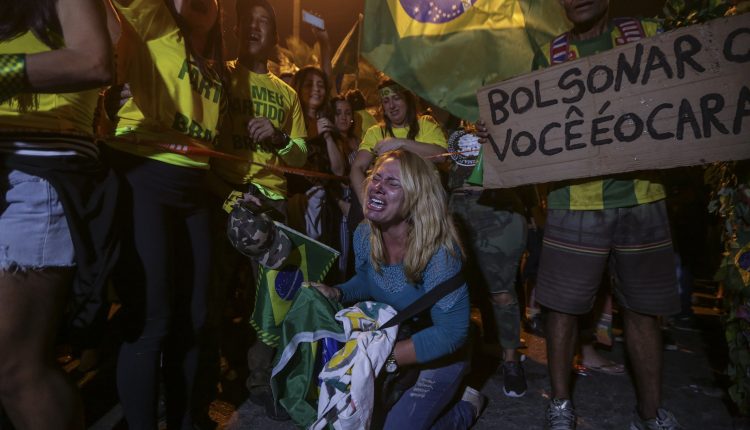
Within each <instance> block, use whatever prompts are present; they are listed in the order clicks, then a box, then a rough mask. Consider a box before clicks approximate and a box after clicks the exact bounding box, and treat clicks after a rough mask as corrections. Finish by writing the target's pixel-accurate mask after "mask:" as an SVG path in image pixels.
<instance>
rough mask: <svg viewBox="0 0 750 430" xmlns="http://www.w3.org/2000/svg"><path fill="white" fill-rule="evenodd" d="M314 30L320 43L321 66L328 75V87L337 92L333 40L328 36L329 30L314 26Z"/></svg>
mask: <svg viewBox="0 0 750 430" xmlns="http://www.w3.org/2000/svg"><path fill="white" fill-rule="evenodd" d="M312 31H313V33H314V34H315V39H317V40H318V44H319V45H320V68H321V69H323V73H324V74H325V75H326V79H327V80H328V88H331V92H335V89H336V86H335V85H336V82H335V81H334V78H333V66H331V56H332V55H331V40H330V39H329V37H328V30H321V29H319V28H316V27H312Z"/></svg>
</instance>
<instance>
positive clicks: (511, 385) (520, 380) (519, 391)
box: [503, 361, 526, 397]
mask: <svg viewBox="0 0 750 430" xmlns="http://www.w3.org/2000/svg"><path fill="white" fill-rule="evenodd" d="M503 393H505V395H506V396H508V397H522V396H523V395H524V394H526V374H525V373H524V371H523V365H522V364H521V362H519V361H506V362H503Z"/></svg>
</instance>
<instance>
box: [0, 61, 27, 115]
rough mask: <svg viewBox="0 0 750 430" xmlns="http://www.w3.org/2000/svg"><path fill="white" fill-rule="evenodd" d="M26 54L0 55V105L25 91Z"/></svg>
mask: <svg viewBox="0 0 750 430" xmlns="http://www.w3.org/2000/svg"><path fill="white" fill-rule="evenodd" d="M27 86H28V80H27V77H26V54H0V103H5V102H6V101H7V100H9V99H10V98H11V97H13V96H15V95H16V94H18V93H21V92H23V91H24V90H26V89H27Z"/></svg>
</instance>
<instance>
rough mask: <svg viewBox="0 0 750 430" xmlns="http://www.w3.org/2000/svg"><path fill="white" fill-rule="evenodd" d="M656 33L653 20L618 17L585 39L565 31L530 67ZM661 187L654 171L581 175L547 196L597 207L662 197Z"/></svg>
mask: <svg viewBox="0 0 750 430" xmlns="http://www.w3.org/2000/svg"><path fill="white" fill-rule="evenodd" d="M659 32H660V27H659V25H658V23H657V22H655V21H652V20H635V19H632V18H624V19H623V18H620V19H617V20H612V21H611V22H610V24H609V30H608V31H605V32H604V33H603V34H602V35H600V36H598V37H595V38H593V39H589V40H583V41H573V40H570V38H569V37H567V34H563V35H560V36H558V37H556V38H555V39H554V40H553V41H552V42H550V43H549V44H547V45H545V46H543V47H542V49H541V52H540V53H538V54H537V56H536V58H535V59H534V65H533V67H534V69H539V68H544V67H547V66H549V65H550V64H558V63H560V62H565V61H570V60H574V59H576V58H581V57H586V56H589V55H594V54H598V53H600V52H604V51H607V50H609V49H612V48H613V47H614V46H616V45H622V44H625V43H630V42H634V41H636V40H638V39H640V38H641V37H649V36H653V35H655V34H656V33H659ZM665 197H666V193H665V191H664V186H663V185H662V184H661V181H660V180H659V177H658V174H657V173H656V172H637V173H635V172H634V173H627V174H623V175H616V176H612V177H598V178H585V179H578V180H573V181H564V182H559V183H557V184H555V185H553V187H552V190H551V191H550V193H549V196H548V198H547V205H548V207H549V208H550V209H569V210H598V209H609V208H620V207H629V206H636V205H639V204H644V203H651V202H655V201H658V200H662V199H664V198H665Z"/></svg>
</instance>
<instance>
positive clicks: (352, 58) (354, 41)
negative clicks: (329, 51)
mask: <svg viewBox="0 0 750 430" xmlns="http://www.w3.org/2000/svg"><path fill="white" fill-rule="evenodd" d="M361 27H362V14H359V18H357V22H355V23H354V27H352V29H351V30H349V33H348V34H347V35H346V37H345V38H344V40H343V41H341V45H339V48H338V49H337V50H336V53H335V54H334V55H333V59H332V60H331V65H332V67H333V75H334V76H339V75H343V74H345V73H349V74H356V73H357V72H359V42H360V33H361V32H360V28H361Z"/></svg>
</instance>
